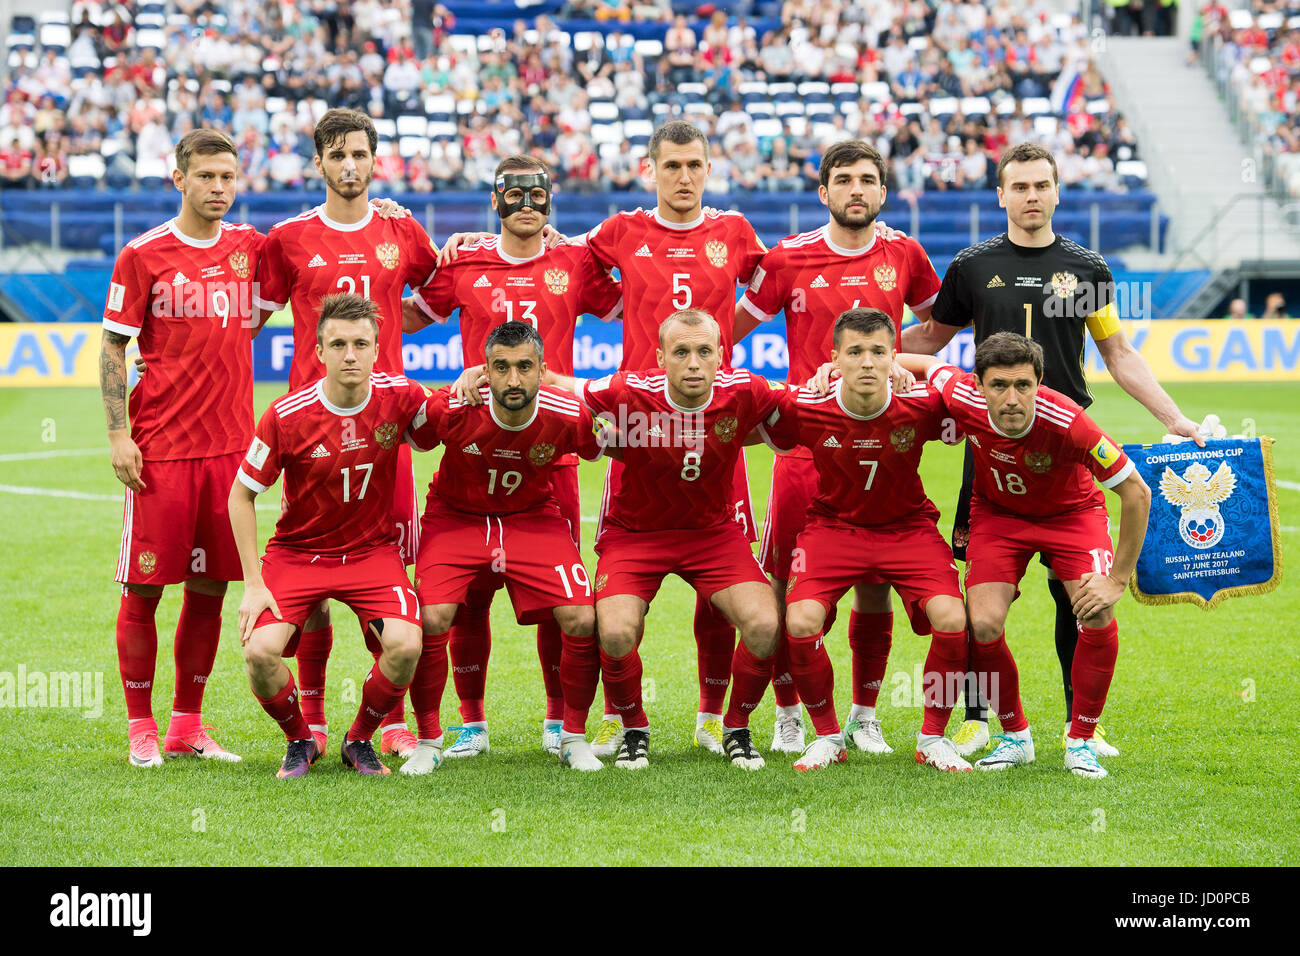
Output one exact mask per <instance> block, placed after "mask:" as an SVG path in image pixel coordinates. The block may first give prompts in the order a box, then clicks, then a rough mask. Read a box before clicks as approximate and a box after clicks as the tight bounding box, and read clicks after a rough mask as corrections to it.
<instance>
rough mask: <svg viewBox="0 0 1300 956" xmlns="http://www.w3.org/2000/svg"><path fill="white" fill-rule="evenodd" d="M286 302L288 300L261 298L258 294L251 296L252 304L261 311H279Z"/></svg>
mask: <svg viewBox="0 0 1300 956" xmlns="http://www.w3.org/2000/svg"><path fill="white" fill-rule="evenodd" d="M288 304H289V303H288V302H272V301H271V300H270V299H263V298H262V297H261V296H260V295H255V296H253V305H255V306H257V307H258V308H259V309H261V310H262V311H263V312H279V311H280V310H281V309H283V308H284V307H285V306H286V305H288Z"/></svg>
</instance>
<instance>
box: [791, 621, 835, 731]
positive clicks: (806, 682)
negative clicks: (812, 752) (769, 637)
mask: <svg viewBox="0 0 1300 956" xmlns="http://www.w3.org/2000/svg"><path fill="white" fill-rule="evenodd" d="M790 664H791V666H792V668H793V671H794V683H795V686H796V687H798V688H799V699H800V700H802V701H803V705H804V706H805V707H807V708H808V716H809V717H811V718H812V722H813V727H814V728H815V729H816V731H817V736H818V737H828V736H830V735H831V734H838V733H839V732H840V722H839V719H838V718H836V716H835V671H834V670H833V669H832V668H831V659H830V656H829V655H828V654H827V653H826V647H825V645H824V644H822V635H821V634H810V635H809V636H807V637H795V636H794V635H793V634H791V635H790Z"/></svg>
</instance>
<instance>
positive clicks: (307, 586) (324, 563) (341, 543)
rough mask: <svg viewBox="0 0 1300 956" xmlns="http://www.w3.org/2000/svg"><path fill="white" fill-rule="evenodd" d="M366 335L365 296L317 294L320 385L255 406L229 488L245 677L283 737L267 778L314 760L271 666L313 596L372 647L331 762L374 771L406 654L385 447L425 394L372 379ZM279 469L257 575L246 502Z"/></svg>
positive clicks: (294, 704) (415, 630) (373, 329)
mask: <svg viewBox="0 0 1300 956" xmlns="http://www.w3.org/2000/svg"><path fill="white" fill-rule="evenodd" d="M378 333H379V322H378V319H377V316H376V310H375V305H374V303H373V302H371V301H370V300H369V299H364V298H362V297H361V296H357V295H350V294H342V295H332V296H329V297H327V298H326V299H325V301H324V303H323V305H322V309H321V317H320V321H319V322H318V324H317V327H316V342H317V344H316V354H317V356H318V357H319V358H320V360H321V361H322V362H323V363H324V365H325V377H324V378H323V379H320V380H319V381H317V382H314V383H312V384H311V385H307V386H305V387H303V388H300V389H298V390H296V391H293V392H290V393H289V394H288V395H286V396H285V397H284V398H282V399H280V400H279V401H278V402H276V403H275V404H273V405H272V406H271V407H270V408H269V409H267V410H266V414H264V415H263V416H262V420H261V421H260V422H259V423H258V425H257V437H256V438H254V439H253V444H252V447H251V448H249V450H248V455H247V456H246V457H245V459H244V461H243V462H242V463H241V465H240V470H239V472H238V474H237V480H236V481H235V483H234V485H233V487H232V488H231V489H230V523H231V527H232V528H233V530H234V534H235V543H236V545H237V546H238V548H239V559H240V561H241V563H242V564H243V568H244V599H243V601H242V602H240V605H239V629H240V642H241V643H242V644H243V645H244V659H245V661H246V663H247V666H248V677H249V682H250V684H251V685H252V688H253V693H254V694H255V695H256V696H257V699H258V702H259V703H261V705H262V707H263V709H264V710H266V712H267V713H268V714H270V715H271V717H272V718H273V719H274V720H275V722H276V723H278V724H279V725H280V728H281V729H282V730H283V731H284V735H285V737H286V739H287V740H288V741H289V745H288V752H287V753H286V754H285V758H284V763H283V765H282V766H281V767H280V770H279V773H278V774H277V776H279V777H301V776H302V775H304V774H305V773H306V772H307V769H308V767H309V766H310V765H311V764H312V763H314V762H315V761H316V759H317V758H318V757H319V756H320V749H319V747H318V746H317V744H316V740H315V738H314V737H313V735H312V732H311V730H310V729H309V728H308V726H307V722H306V720H305V719H304V718H303V714H302V709H301V707H300V706H299V702H298V689H297V687H296V686H295V685H294V680H293V674H292V673H290V671H289V669H288V668H287V667H285V666H284V663H283V662H282V661H281V659H280V658H281V656H282V654H283V652H284V649H285V647H286V646H287V645H288V643H289V641H290V639H292V638H293V636H294V634H295V632H297V631H298V630H299V629H300V628H301V627H302V625H303V624H304V622H306V620H307V617H308V615H309V614H310V612H311V609H312V608H313V607H315V606H316V605H317V604H319V603H320V602H321V601H323V600H325V599H326V598H334V599H336V600H339V601H342V602H343V603H344V604H346V605H348V606H349V607H350V608H352V610H353V611H354V612H355V613H356V615H357V617H358V618H359V619H360V621H361V624H362V626H363V627H364V628H366V629H367V631H368V632H370V633H372V634H373V635H374V636H375V638H376V639H377V640H378V642H379V644H380V647H381V648H382V653H381V654H380V656H379V658H378V660H377V661H376V662H375V665H374V667H373V668H371V670H370V673H369V674H368V675H367V677H366V679H365V683H364V684H363V685H362V692H361V707H360V709H359V710H358V711H357V717H356V720H355V721H354V722H353V724H352V729H351V730H349V731H348V733H347V736H346V737H345V738H344V741H343V747H342V756H343V763H344V765H345V766H348V767H351V768H354V769H356V770H357V771H358V772H360V773H363V774H386V773H388V768H387V767H385V766H384V765H383V763H382V762H380V760H379V757H378V756H377V755H376V754H375V751H374V747H373V746H372V744H371V737H373V736H374V733H375V730H376V728H377V727H378V726H379V722H380V720H382V719H383V717H384V715H385V714H387V713H388V712H389V711H390V710H391V709H392V708H393V707H394V706H395V705H396V704H397V702H398V701H399V700H401V698H402V694H403V693H404V691H405V690H406V687H407V686H408V685H409V684H410V683H411V678H412V677H413V676H414V674H415V665H416V662H417V661H418V660H419V657H420V629H419V625H418V623H417V618H416V600H415V592H414V591H412V590H411V585H410V581H409V580H408V579H407V577H406V568H405V567H404V566H403V564H402V560H401V557H400V552H399V551H398V548H397V543H396V536H395V534H394V529H393V526H392V524H391V523H390V522H389V520H388V515H389V510H390V507H391V504H392V500H393V487H394V485H395V483H396V481H397V467H398V448H399V442H400V441H401V439H402V436H403V434H404V433H405V432H406V430H407V426H408V425H409V424H410V423H411V419H412V418H413V417H414V416H415V414H416V412H418V411H419V410H420V409H421V408H422V407H423V405H424V402H425V399H426V398H427V397H428V394H429V393H428V391H427V390H426V389H424V388H423V387H421V386H420V385H417V384H416V383H414V382H411V381H408V380H407V379H405V378H403V377H402V376H400V375H380V374H372V372H371V370H372V368H373V367H374V363H375V341H376V338H377V337H378ZM281 472H283V473H284V479H285V484H287V485H288V486H289V488H290V490H291V491H292V494H291V495H289V496H288V504H287V507H286V508H285V510H284V511H283V512H282V513H281V515H280V520H279V521H278V522H277V523H276V528H275V534H274V535H273V536H272V538H271V540H270V542H269V543H268V544H267V548H266V555H265V556H264V557H263V559H262V561H261V566H260V568H259V566H258V560H257V516H256V513H255V511H254V509H253V500H254V498H255V497H256V496H257V495H258V494H260V493H261V492H263V491H266V489H267V488H269V487H270V486H271V485H273V484H274V483H275V481H276V479H277V478H278V477H279V475H280V474H281Z"/></svg>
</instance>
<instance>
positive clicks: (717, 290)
mask: <svg viewBox="0 0 1300 956" xmlns="http://www.w3.org/2000/svg"><path fill="white" fill-rule="evenodd" d="M580 241H582V242H585V243H586V244H587V245H588V246H589V247H590V248H591V251H592V252H594V253H595V254H596V258H597V259H598V260H599V261H600V263H601V265H603V266H604V267H605V268H607V269H613V268H615V267H617V268H618V270H619V276H620V278H621V279H622V281H623V361H622V363H621V364H620V365H619V368H620V369H621V370H622V371H625V372H626V371H632V370H636V369H642V368H654V367H655V365H656V359H655V350H656V349H658V348H659V323H660V322H662V321H663V320H664V319H666V318H668V316H670V315H672V314H673V313H674V312H676V311H678V310H679V309H703V310H704V311H705V312H707V313H708V314H709V315H711V316H713V318H714V319H716V320H717V323H718V325H719V327H720V328H721V329H722V363H723V368H730V367H731V334H732V325H733V324H734V321H733V320H734V316H735V311H736V283H737V282H740V283H742V284H744V283H748V282H749V281H750V277H751V276H753V274H754V270H755V269H756V268H757V267H758V261H759V260H760V259H761V258H762V257H763V253H765V252H766V251H767V249H766V247H765V246H764V245H763V243H762V242H760V241H759V238H758V236H757V235H755V233H754V228H753V227H752V226H751V225H750V224H749V223H748V222H747V221H746V220H745V217H744V216H742V215H741V214H740V213H738V212H718V213H708V214H704V213H701V215H700V218H699V219H697V220H695V221H694V222H689V223H670V222H666V221H664V220H663V219H661V218H660V217H659V213H658V212H657V211H656V210H649V211H647V210H644V209H638V210H636V211H635V212H620V213H617V214H616V215H613V216H610V217H609V218H608V219H606V220H605V221H604V222H602V223H601V224H600V225H599V226H597V227H596V228H595V229H593V230H591V232H589V233H587V235H586V236H585V237H584V238H583V239H582V240H580Z"/></svg>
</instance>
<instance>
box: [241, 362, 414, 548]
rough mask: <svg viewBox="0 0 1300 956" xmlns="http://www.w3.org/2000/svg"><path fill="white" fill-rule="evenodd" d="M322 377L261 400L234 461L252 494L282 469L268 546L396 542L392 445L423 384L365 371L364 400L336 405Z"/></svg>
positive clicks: (395, 448)
mask: <svg viewBox="0 0 1300 956" xmlns="http://www.w3.org/2000/svg"><path fill="white" fill-rule="evenodd" d="M323 385H324V379H320V380H318V381H316V382H313V383H312V384H310V385H306V386H304V387H302V388H299V389H296V390H294V391H292V392H290V393H289V394H288V395H286V396H284V398H281V399H280V400H279V401H277V402H275V403H274V404H273V405H272V406H271V407H270V408H268V409H267V410H266V413H265V414H263V415H262V420H261V421H259V422H258V423H257V435H256V436H255V437H254V438H253V444H252V446H251V447H250V448H249V449H248V454H247V455H246V456H245V457H244V460H243V461H242V462H241V463H240V466H239V480H240V481H242V482H243V483H244V484H245V485H246V486H247V487H249V488H251V489H252V490H253V491H255V492H258V493H259V494H260V493H261V492H263V491H266V489H267V488H269V487H270V486H271V485H273V484H275V480H276V478H277V477H279V475H280V473H281V472H283V473H284V492H285V493H284V499H285V501H286V502H287V508H286V510H285V511H284V512H283V513H282V514H281V515H280V520H279V521H278V522H276V525H275V534H274V536H272V538H271V540H270V542H269V543H268V544H267V550H268V551H269V550H271V549H273V548H288V549H291V550H294V551H304V552H307V553H309V554H321V555H330V556H335V557H337V556H340V555H344V554H356V553H360V552H362V551H368V550H370V549H372V548H376V547H380V546H382V545H386V544H392V545H393V546H394V547H396V545H397V530H396V528H395V527H394V525H393V521H392V511H393V488H394V486H395V485H396V483H397V465H398V455H397V452H398V446H399V445H400V444H401V442H402V440H403V436H404V435H405V434H406V430H407V427H408V426H409V425H410V424H411V419H412V418H414V417H415V415H416V413H417V412H418V411H419V410H420V409H421V408H422V407H423V406H424V402H425V399H426V398H428V396H429V394H430V393H429V390H428V389H426V388H425V387H424V386H422V385H417V384H416V383H415V382H412V381H410V380H409V379H407V378H404V377H403V376H401V375H384V374H381V373H379V372H371V374H370V393H369V394H368V395H367V396H366V400H365V401H363V402H362V403H361V404H360V405H358V406H356V407H355V408H339V407H338V406H337V405H333V404H331V403H330V401H329V400H328V399H327V398H326V397H325V391H324V388H323Z"/></svg>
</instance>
